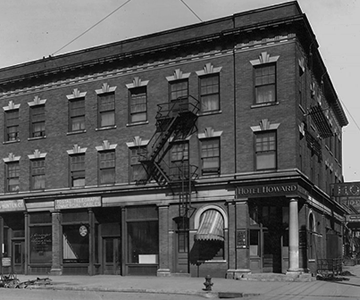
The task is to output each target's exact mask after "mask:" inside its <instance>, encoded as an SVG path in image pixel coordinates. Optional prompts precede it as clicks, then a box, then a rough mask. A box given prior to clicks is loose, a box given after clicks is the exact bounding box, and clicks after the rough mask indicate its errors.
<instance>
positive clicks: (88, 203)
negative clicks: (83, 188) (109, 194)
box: [55, 197, 101, 209]
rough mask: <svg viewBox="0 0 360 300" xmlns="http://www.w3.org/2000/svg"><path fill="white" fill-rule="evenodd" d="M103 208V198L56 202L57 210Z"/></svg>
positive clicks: (71, 199)
mask: <svg viewBox="0 0 360 300" xmlns="http://www.w3.org/2000/svg"><path fill="white" fill-rule="evenodd" d="M98 206H101V197H85V198H70V199H59V200H55V209H71V208H83V207H98Z"/></svg>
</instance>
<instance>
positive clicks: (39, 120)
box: [30, 105, 45, 137]
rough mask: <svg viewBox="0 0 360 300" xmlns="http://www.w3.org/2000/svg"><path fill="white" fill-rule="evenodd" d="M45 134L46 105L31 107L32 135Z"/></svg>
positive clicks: (40, 135)
mask: <svg viewBox="0 0 360 300" xmlns="http://www.w3.org/2000/svg"><path fill="white" fill-rule="evenodd" d="M42 136H45V106H44V105H37V106H32V107H30V137H42Z"/></svg>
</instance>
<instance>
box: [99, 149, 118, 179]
mask: <svg viewBox="0 0 360 300" xmlns="http://www.w3.org/2000/svg"><path fill="white" fill-rule="evenodd" d="M99 165H100V184H112V183H115V151H101V152H99Z"/></svg>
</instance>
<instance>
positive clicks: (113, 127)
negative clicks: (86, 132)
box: [95, 125, 116, 131]
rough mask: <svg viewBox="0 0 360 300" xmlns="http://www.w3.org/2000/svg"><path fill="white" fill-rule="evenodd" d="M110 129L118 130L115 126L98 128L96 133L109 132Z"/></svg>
mask: <svg viewBox="0 0 360 300" xmlns="http://www.w3.org/2000/svg"><path fill="white" fill-rule="evenodd" d="M109 129H116V125H113V126H104V127H98V128H95V131H102V130H109Z"/></svg>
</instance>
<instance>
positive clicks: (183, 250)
mask: <svg viewBox="0 0 360 300" xmlns="http://www.w3.org/2000/svg"><path fill="white" fill-rule="evenodd" d="M175 249H176V259H175V262H176V266H175V269H176V273H188V272H189V261H188V258H189V253H188V232H187V231H178V232H177V233H176V246H175Z"/></svg>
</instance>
